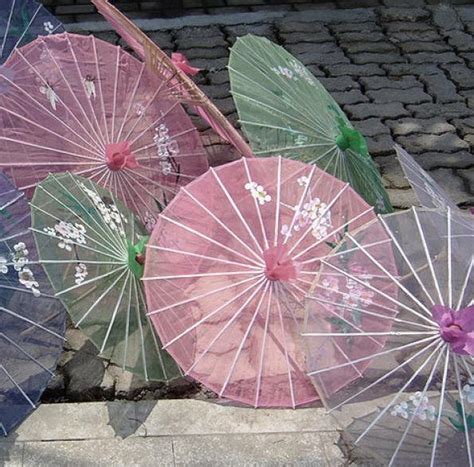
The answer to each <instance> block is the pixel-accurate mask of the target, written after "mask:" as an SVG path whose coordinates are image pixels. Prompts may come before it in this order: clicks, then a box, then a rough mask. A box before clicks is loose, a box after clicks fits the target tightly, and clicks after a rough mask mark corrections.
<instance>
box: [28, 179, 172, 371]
mask: <svg viewBox="0 0 474 467" xmlns="http://www.w3.org/2000/svg"><path fill="white" fill-rule="evenodd" d="M31 204H32V212H33V232H34V234H35V237H36V241H37V244H38V251H39V256H40V261H41V263H42V264H43V266H44V268H45V269H46V272H47V274H48V276H49V278H50V280H51V283H52V286H53V288H54V290H55V292H56V296H57V297H58V298H60V299H61V300H62V302H63V303H64V305H65V307H66V309H67V310H68V312H69V314H70V316H71V318H72V320H73V322H74V324H75V325H76V326H78V327H79V328H81V329H82V330H83V332H84V333H85V334H86V335H87V336H88V337H89V338H90V339H91V341H92V342H93V343H94V344H95V346H96V347H97V348H98V349H99V352H100V355H101V356H103V357H105V358H107V359H110V360H111V361H113V362H114V363H116V364H117V365H119V366H121V367H122V368H124V369H127V370H129V371H132V372H133V373H136V374H137V375H140V376H141V377H143V378H144V379H146V380H149V379H150V380H169V379H171V378H173V377H176V376H178V375H179V374H180V372H179V370H178V368H177V366H176V365H175V364H174V362H173V361H172V359H171V358H170V356H169V355H168V354H167V353H166V352H164V351H162V350H161V344H160V341H159V339H158V338H157V337H156V335H155V333H154V331H153V328H152V326H151V323H150V322H149V320H148V318H147V316H146V304H145V294H144V291H143V285H142V283H141V276H142V273H143V261H144V256H143V252H144V245H145V244H146V241H147V240H148V237H147V232H146V230H145V228H144V227H143V226H142V224H140V223H139V222H137V220H136V218H135V216H134V215H133V213H132V212H131V211H129V210H127V209H126V208H125V207H124V206H123V205H122V204H121V203H119V202H117V200H116V199H115V197H114V196H113V195H112V194H110V192H107V191H106V190H104V189H103V188H101V187H99V186H98V185H96V184H94V183H93V182H91V181H90V180H87V179H85V178H81V177H77V176H74V175H72V174H70V173H64V174H57V175H50V176H49V177H48V178H46V179H45V180H44V181H43V182H41V183H40V184H39V185H38V187H37V188H36V192H35V195H34V197H33V200H32V203H31Z"/></svg>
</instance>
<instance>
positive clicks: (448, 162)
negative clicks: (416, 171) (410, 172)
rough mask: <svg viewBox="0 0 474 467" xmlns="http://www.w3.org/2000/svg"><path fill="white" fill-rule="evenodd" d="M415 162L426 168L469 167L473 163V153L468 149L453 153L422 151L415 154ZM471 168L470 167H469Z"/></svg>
mask: <svg viewBox="0 0 474 467" xmlns="http://www.w3.org/2000/svg"><path fill="white" fill-rule="evenodd" d="M415 157H416V160H417V162H418V163H419V164H420V165H421V166H422V167H423V168H424V169H426V170H431V169H435V168H437V167H450V168H453V169H458V168H465V167H470V166H472V165H473V164H474V155H473V154H471V153H470V152H468V151H459V152H453V153H446V152H424V153H423V154H419V155H415ZM471 170H472V169H471Z"/></svg>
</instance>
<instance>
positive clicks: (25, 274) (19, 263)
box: [0, 242, 41, 297]
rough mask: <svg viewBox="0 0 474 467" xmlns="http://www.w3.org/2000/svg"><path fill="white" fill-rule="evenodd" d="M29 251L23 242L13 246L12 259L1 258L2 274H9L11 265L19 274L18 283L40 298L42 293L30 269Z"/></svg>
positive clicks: (0, 267) (0, 270)
mask: <svg viewBox="0 0 474 467" xmlns="http://www.w3.org/2000/svg"><path fill="white" fill-rule="evenodd" d="M28 256H29V251H28V249H27V248H26V245H25V244H24V243H23V242H19V243H17V244H15V245H14V246H13V252H11V253H10V259H9V260H8V259H7V258H5V256H0V273H2V274H7V273H8V271H9V267H8V266H9V264H11V266H13V269H14V270H15V271H16V272H17V274H18V281H19V282H20V284H21V285H23V286H24V287H26V288H27V289H28V290H31V292H32V293H33V295H34V296H35V297H39V296H40V295H41V292H40V290H39V284H38V282H37V281H36V280H35V276H34V274H33V271H32V270H31V269H30V268H29V266H28V263H29V258H28Z"/></svg>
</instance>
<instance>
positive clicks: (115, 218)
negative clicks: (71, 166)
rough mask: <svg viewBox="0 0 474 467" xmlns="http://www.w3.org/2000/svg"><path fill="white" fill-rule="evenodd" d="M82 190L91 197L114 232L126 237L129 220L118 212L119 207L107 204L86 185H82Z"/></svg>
mask: <svg viewBox="0 0 474 467" xmlns="http://www.w3.org/2000/svg"><path fill="white" fill-rule="evenodd" d="M80 186H81V188H82V190H83V191H84V192H85V193H86V194H87V195H88V196H89V198H90V199H91V201H92V202H93V203H94V206H95V207H96V208H97V210H98V211H99V212H100V214H101V216H102V219H103V220H104V222H105V223H106V224H107V225H108V226H109V227H110V229H111V230H113V231H114V232H118V233H119V234H120V235H121V236H122V237H125V226H124V224H127V223H128V221H127V218H126V217H125V216H124V215H123V214H122V213H121V212H120V211H119V210H118V208H117V206H116V205H115V204H113V203H109V204H105V203H104V201H103V200H102V198H101V197H100V196H99V194H98V193H97V192H95V191H94V190H91V189H90V188H87V187H86V185H84V183H80Z"/></svg>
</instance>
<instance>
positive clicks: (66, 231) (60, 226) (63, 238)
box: [43, 221, 87, 251]
mask: <svg viewBox="0 0 474 467" xmlns="http://www.w3.org/2000/svg"><path fill="white" fill-rule="evenodd" d="M43 231H44V232H45V233H47V234H48V235H50V236H51V237H56V238H58V239H59V242H58V247H59V248H61V249H63V250H66V251H72V247H73V246H74V245H85V244H86V243H87V241H86V237H85V235H86V229H85V227H84V226H83V225H82V224H78V223H75V224H72V223H70V222H64V221H59V222H58V223H57V224H56V225H55V226H54V227H44V228H43Z"/></svg>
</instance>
